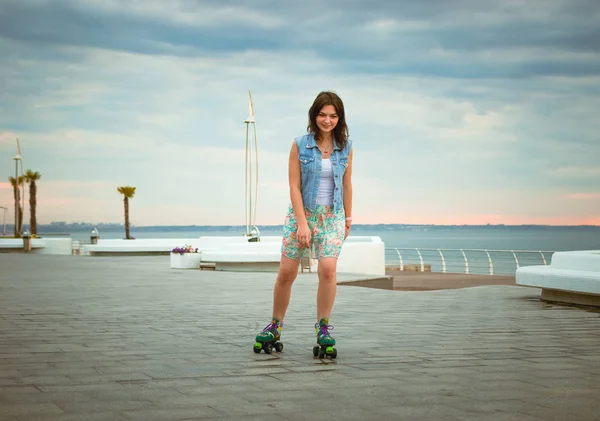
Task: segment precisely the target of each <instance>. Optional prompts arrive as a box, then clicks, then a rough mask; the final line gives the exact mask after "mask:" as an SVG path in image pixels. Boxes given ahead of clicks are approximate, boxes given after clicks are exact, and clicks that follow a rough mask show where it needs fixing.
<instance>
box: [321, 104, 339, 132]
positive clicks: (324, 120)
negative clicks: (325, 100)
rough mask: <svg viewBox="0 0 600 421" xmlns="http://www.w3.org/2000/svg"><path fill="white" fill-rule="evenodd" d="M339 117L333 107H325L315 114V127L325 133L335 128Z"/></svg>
mask: <svg viewBox="0 0 600 421" xmlns="http://www.w3.org/2000/svg"><path fill="white" fill-rule="evenodd" d="M339 119H340V118H339V116H338V114H337V111H336V110H335V107H334V106H333V105H325V106H324V107H323V108H321V111H320V112H319V114H317V127H318V128H319V130H321V132H323V133H327V132H330V131H332V130H333V129H334V128H335V126H337V124H338V121H339Z"/></svg>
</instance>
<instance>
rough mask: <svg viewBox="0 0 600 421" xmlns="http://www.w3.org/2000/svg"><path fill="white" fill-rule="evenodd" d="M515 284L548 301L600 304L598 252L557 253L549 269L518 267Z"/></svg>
mask: <svg viewBox="0 0 600 421" xmlns="http://www.w3.org/2000/svg"><path fill="white" fill-rule="evenodd" d="M516 283H517V285H522V286H528V287H537V288H542V298H546V299H548V300H549V301H562V302H569V303H576V304H590V305H600V250H584V251H568V252H556V253H554V254H553V255H552V262H551V264H550V265H549V266H526V267H521V268H518V269H517V272H516ZM596 303H598V304H596Z"/></svg>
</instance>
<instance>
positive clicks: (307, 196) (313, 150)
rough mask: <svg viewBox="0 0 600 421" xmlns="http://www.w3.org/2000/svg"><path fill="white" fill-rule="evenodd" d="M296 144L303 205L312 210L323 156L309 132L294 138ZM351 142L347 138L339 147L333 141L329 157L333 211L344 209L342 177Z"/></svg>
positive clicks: (346, 164)
mask: <svg viewBox="0 0 600 421" xmlns="http://www.w3.org/2000/svg"><path fill="white" fill-rule="evenodd" d="M294 140H295V141H296V145H297V146H298V159H299V160H300V174H301V177H302V183H301V191H302V202H303V204H304V207H305V208H306V209H308V210H309V211H312V210H314V209H315V208H316V206H317V193H318V192H319V185H320V184H321V168H322V166H323V158H322V156H321V151H320V150H319V148H318V147H317V142H316V141H315V137H314V136H313V135H311V134H306V135H304V136H300V137H297V138H295V139H294ZM351 147H352V142H351V141H350V139H348V142H347V144H346V147H345V148H344V149H340V148H339V146H338V145H337V143H336V142H334V146H333V151H331V155H330V157H329V159H330V160H331V166H332V168H333V181H334V184H335V189H334V192H333V211H334V212H335V211H339V210H342V209H344V189H343V185H342V179H343V178H344V173H345V172H346V168H347V167H348V155H349V154H350V148H351Z"/></svg>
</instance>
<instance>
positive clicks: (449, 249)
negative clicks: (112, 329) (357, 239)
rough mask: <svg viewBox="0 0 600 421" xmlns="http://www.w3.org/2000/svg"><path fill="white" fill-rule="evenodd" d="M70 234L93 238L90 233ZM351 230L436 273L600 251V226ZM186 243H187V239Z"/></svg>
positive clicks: (396, 259) (398, 259)
mask: <svg viewBox="0 0 600 421" xmlns="http://www.w3.org/2000/svg"><path fill="white" fill-rule="evenodd" d="M258 228H259V230H260V234H261V235H263V236H280V235H281V234H282V227H281V226H264V227H261V226H259V227H258ZM244 232H245V227H243V226H242V227H239V226H237V227H207V226H198V227H185V228H182V227H133V228H132V229H131V235H132V236H133V237H135V238H139V239H142V238H181V239H182V240H184V239H191V238H199V237H200V236H236V235H239V236H242V235H243V234H244ZM99 234H100V238H105V239H119V238H123V237H124V229H120V230H108V231H100V232H99ZM68 235H70V236H71V238H73V239H74V240H79V241H80V242H83V243H89V241H90V232H89V231H78V232H71V233H69V234H68ZM350 235H356V236H377V237H380V238H381V239H382V241H383V242H384V244H385V249H386V253H385V260H386V264H387V265H388V266H398V267H400V266H402V267H404V268H405V269H406V268H408V267H410V266H412V267H414V266H415V265H417V266H418V268H419V269H420V267H421V264H422V265H423V269H425V270H431V271H434V272H454V273H456V272H460V273H473V274H474V273H479V274H495V275H496V274H508V275H512V274H514V272H515V270H516V268H517V267H520V266H526V265H532V264H549V263H550V262H551V257H552V253H553V252H555V251H569V250H600V226H542V225H524V226H504V225H490V226H436V225H433V226H404V225H355V226H353V227H352V232H351V234H350ZM182 245H184V244H182Z"/></svg>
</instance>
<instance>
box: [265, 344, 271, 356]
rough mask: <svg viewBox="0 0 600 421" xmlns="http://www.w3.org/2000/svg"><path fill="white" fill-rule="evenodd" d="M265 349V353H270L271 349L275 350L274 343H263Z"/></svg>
mask: <svg viewBox="0 0 600 421" xmlns="http://www.w3.org/2000/svg"><path fill="white" fill-rule="evenodd" d="M263 350H264V351H265V354H270V353H271V351H272V350H273V345H271V344H264V345H263Z"/></svg>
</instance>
